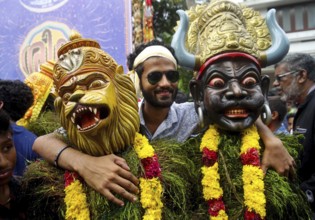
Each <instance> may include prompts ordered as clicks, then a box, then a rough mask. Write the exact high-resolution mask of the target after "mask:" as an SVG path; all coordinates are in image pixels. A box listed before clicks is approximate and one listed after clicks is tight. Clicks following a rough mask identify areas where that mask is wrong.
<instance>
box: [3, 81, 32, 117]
mask: <svg viewBox="0 0 315 220" xmlns="http://www.w3.org/2000/svg"><path fill="white" fill-rule="evenodd" d="M0 101H3V109H4V110H5V111H6V112H7V113H8V114H9V115H10V117H11V119H12V120H13V121H17V120H19V119H20V118H22V117H23V116H24V114H25V112H26V111H27V110H28V109H29V108H30V107H31V106H32V105H33V102H34V97H33V93H32V90H31V88H30V87H28V86H27V85H26V84H25V83H24V82H22V81H20V80H0Z"/></svg>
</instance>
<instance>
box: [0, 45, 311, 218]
mask: <svg viewBox="0 0 315 220" xmlns="http://www.w3.org/2000/svg"><path fill="white" fill-rule="evenodd" d="M203 43H205V42H203ZM174 48H175V50H174ZM174 48H172V47H171V46H169V45H165V44H164V43H162V42H160V41H157V40H153V41H151V42H149V43H146V44H142V45H140V46H138V47H137V48H135V50H134V52H133V53H131V54H129V55H128V57H127V61H128V68H129V71H130V72H133V74H136V76H137V77H138V81H137V82H138V83H139V84H138V85H135V87H138V88H139V89H140V91H141V94H142V98H141V100H140V101H139V103H138V107H139V111H138V114H139V123H140V124H139V133H141V134H142V135H144V136H145V137H146V138H147V139H148V140H149V142H154V141H156V140H165V139H168V140H170V139H171V140H174V141H176V142H177V143H180V144H185V143H187V141H189V140H192V139H194V138H196V137H200V135H202V134H204V133H205V132H206V130H207V129H208V126H209V125H213V124H215V125H218V127H219V128H220V129H222V130H223V131H232V132H240V131H243V130H245V129H247V128H248V127H250V126H251V125H252V124H255V125H256V127H257V130H258V134H259V136H260V138H261V140H262V142H263V145H264V150H263V153H262V158H261V163H260V166H261V170H262V172H263V173H264V174H265V175H267V173H268V170H270V169H273V170H275V171H276V172H277V173H278V174H279V175H281V176H284V177H288V178H284V179H286V180H288V181H290V179H294V176H295V173H296V171H297V175H298V180H299V185H300V189H301V190H302V192H303V193H305V201H307V202H308V204H309V205H310V207H311V210H312V212H313V213H314V212H315V202H314V193H315V160H314V159H313V156H315V58H314V57H312V56H311V55H309V54H305V53H289V54H288V55H286V56H285V57H284V55H285V54H284V55H282V57H281V58H283V57H284V58H283V59H281V61H279V62H276V63H273V64H275V66H274V67H275V69H274V76H275V81H274V82H273V84H272V89H271V90H272V91H273V92H272V93H271V92H269V94H268V92H267V91H268V89H269V88H268V87H269V81H268V79H266V78H263V77H261V76H260V72H261V66H260V64H259V61H260V60H259V59H260V58H259V57H258V58H257V60H256V58H252V57H255V56H256V55H252V54H251V53H249V52H248V51H246V53H244V51H242V50H239V49H238V50H235V51H228V52H227V50H226V49H224V50H223V49H222V51H221V54H219V55H218V54H210V55H209V54H207V55H206V59H205V60H204V62H202V63H204V66H201V67H199V70H197V76H195V77H194V78H193V79H192V81H191V84H190V92H191V95H192V97H193V100H194V101H193V102H180V103H179V102H178V103H176V102H175V100H176V97H177V93H178V89H179V88H178V82H179V80H180V73H179V72H178V65H181V64H182V62H185V61H183V58H182V57H181V58H177V57H179V55H178V49H176V47H174ZM222 54H223V55H222ZM248 54H249V55H248ZM253 54H254V52H253ZM203 55H204V54H203ZM209 57H210V58H209ZM213 57H214V59H213ZM208 58H209V59H208ZM60 62H61V61H60ZM60 65H61V66H62V62H61V64H60ZM82 81H83V82H84V80H82ZM98 83H99V82H98ZM77 87H78V88H77ZM77 87H76V89H75V91H73V94H74V93H78V94H76V95H73V94H72V96H71V94H70V95H69V97H67V100H66V101H65V100H63V101H64V102H68V101H69V102H71V101H72V102H74V101H77V100H78V99H80V98H82V96H83V95H82V94H84V89H82V88H81V87H80V86H79V85H78V86H77ZM79 87H80V88H79ZM66 89H67V88H66V86H65V90H66ZM96 89H97V87H96ZM60 90H62V89H60ZM79 90H80V92H81V93H80V94H79V92H78V91H79ZM60 93H62V92H60ZM67 94H68V93H67V92H64V94H62V95H63V96H61V95H60V96H61V98H64V97H65V96H66V95H67ZM235 100H236V102H237V103H238V107H235V106H234V107H233V108H232V104H231V103H233V102H234V101H235ZM245 100H246V101H245ZM33 102H34V97H33V93H32V90H31V88H29V87H28V86H27V85H26V84H25V83H23V82H22V81H19V80H0V219H2V218H4V219H27V213H23V211H24V210H22V209H20V207H21V204H19V202H24V201H23V199H22V200H19V199H18V198H17V197H18V196H19V195H20V194H21V195H22V194H23V192H20V190H21V189H20V182H21V181H20V179H21V178H22V179H23V174H24V172H25V169H27V165H28V164H29V163H31V161H35V160H36V159H43V160H46V161H48V162H49V163H50V164H53V165H55V166H57V167H58V168H59V169H63V170H68V171H73V172H76V173H77V174H78V175H79V176H80V177H81V178H82V179H83V180H84V181H85V183H86V184H87V185H88V186H90V187H91V188H93V189H94V190H95V191H97V192H98V193H100V194H102V196H104V197H105V198H106V199H107V200H108V201H110V202H112V203H114V204H117V205H118V206H121V207H123V206H126V202H127V201H128V200H129V201H130V202H134V203H135V202H138V200H139V197H140V194H139V193H140V191H141V189H140V186H139V177H138V176H136V174H135V173H133V172H132V170H131V169H130V167H129V165H128V163H127V161H126V160H125V159H124V158H122V157H120V156H117V155H115V152H114V153H110V154H105V155H93V154H92V153H88V152H84V151H82V150H79V149H78V148H76V147H69V143H68V142H66V141H65V139H62V138H60V136H63V135H67V132H69V131H68V130H67V129H64V128H59V129H58V130H56V131H55V132H53V133H49V134H46V135H43V136H39V137H36V135H35V134H33V133H32V132H31V131H29V130H27V128H25V127H23V126H19V125H17V124H16V121H18V120H19V119H21V118H22V117H23V116H24V114H25V113H26V112H27V110H28V109H29V108H30V107H31V106H32V105H33ZM266 103H267V104H266ZM287 103H290V104H291V103H294V106H293V107H292V106H290V108H289V107H288V105H287ZM244 106H245V107H246V108H247V109H246V108H245V107H244ZM268 106H270V109H269V110H268ZM220 108H221V109H220ZM265 108H267V109H266V113H265V112H264V111H265ZM244 109H246V110H244ZM249 109H250V110H251V111H252V112H247V111H249ZM108 111H110V110H108ZM222 111H223V112H224V113H222ZM261 111H262V112H264V113H265V114H266V115H268V111H269V114H270V117H271V118H270V119H271V120H270V121H269V120H267V118H268V117H269V116H266V115H265V116H262V119H263V120H261V118H260V117H259V115H260V113H261ZM99 115H102V114H101V113H99ZM100 117H102V116H100ZM239 118H241V119H244V118H246V120H240V121H238V119H239ZM64 120H70V119H64ZM263 121H264V122H266V121H268V125H265V124H264V123H263ZM300 134H302V138H299V140H300V144H301V146H302V149H301V150H300V152H299V155H298V158H293V157H292V156H293V155H292V156H291V155H290V154H289V152H288V150H287V149H286V148H285V146H284V144H283V143H282V141H281V139H280V138H279V137H278V136H277V135H280V136H281V135H286V136H292V137H294V136H295V135H296V136H299V137H301V135H300ZM222 135H223V133H222ZM221 153H222V152H221ZM203 159H204V158H203ZM294 159H296V161H295V160H294ZM209 163H210V162H209ZM208 167H211V166H208ZM222 179H224V178H223V177H222ZM266 179H267V180H266V181H268V178H266ZM271 183H272V181H271ZM266 186H269V185H268V183H266ZM266 191H268V190H266ZM270 191H271V189H270ZM244 193H245V192H244ZM267 200H268V197H267ZM209 201H210V200H209ZM209 201H208V200H207V202H209ZM288 202H290V201H288ZM258 203H259V202H258ZM209 204H210V202H209ZM287 207H289V205H287ZM288 209H289V208H288ZM219 210H222V209H219ZM290 211H292V210H290ZM290 211H288V212H290ZM209 212H210V211H209ZM305 212H307V211H306V210H305ZM218 213H219V211H218ZM218 213H217V214H218ZM220 213H221V214H222V212H220ZM249 213H254V214H256V217H257V216H258V217H259V218H255V216H254V217H253V218H248V219H264V217H265V216H266V215H265V216H264V212H260V211H257V210H255V209H252V210H250V211H249ZM212 214H213V213H212ZM212 214H210V215H212ZM221 214H219V215H221ZM254 214H253V215H254ZM222 215H223V214H222ZM307 215H308V214H307ZM267 216H268V215H267ZM221 217H222V216H221ZM310 218H312V219H314V216H312V217H310ZM222 219H225V218H223V217H222Z"/></svg>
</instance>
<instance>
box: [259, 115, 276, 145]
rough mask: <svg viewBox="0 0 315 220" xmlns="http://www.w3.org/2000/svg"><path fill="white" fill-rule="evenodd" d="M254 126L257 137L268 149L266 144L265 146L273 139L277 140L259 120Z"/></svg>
mask: <svg viewBox="0 0 315 220" xmlns="http://www.w3.org/2000/svg"><path fill="white" fill-rule="evenodd" d="M255 124H256V127H257V131H258V133H259V136H260V138H261V139H262V141H263V142H264V144H265V147H268V144H266V143H267V142H268V141H271V140H274V139H275V138H276V139H278V138H277V137H276V136H275V135H274V134H273V133H272V131H271V130H270V129H269V128H268V127H267V126H266V125H265V124H264V123H263V122H262V120H261V119H260V118H258V119H257V120H256V122H255Z"/></svg>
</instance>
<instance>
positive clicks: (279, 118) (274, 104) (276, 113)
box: [268, 96, 289, 134]
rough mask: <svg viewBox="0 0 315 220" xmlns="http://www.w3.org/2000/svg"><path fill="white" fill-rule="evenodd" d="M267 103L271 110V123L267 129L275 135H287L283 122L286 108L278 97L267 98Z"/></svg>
mask: <svg viewBox="0 0 315 220" xmlns="http://www.w3.org/2000/svg"><path fill="white" fill-rule="evenodd" d="M268 102H269V106H270V110H271V116H272V117H271V122H270V123H269V124H268V127H269V128H270V130H271V131H272V132H274V133H275V134H289V132H288V130H287V128H286V126H285V125H284V123H283V121H284V120H285V119H286V114H287V106H286V103H285V102H284V101H282V100H281V97H280V96H268Z"/></svg>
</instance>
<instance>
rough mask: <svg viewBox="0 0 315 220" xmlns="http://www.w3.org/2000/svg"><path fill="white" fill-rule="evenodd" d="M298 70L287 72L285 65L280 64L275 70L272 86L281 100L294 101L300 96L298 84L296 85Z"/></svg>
mask: <svg viewBox="0 0 315 220" xmlns="http://www.w3.org/2000/svg"><path fill="white" fill-rule="evenodd" d="M298 73H299V71H298V70H289V68H288V66H287V65H286V64H281V65H279V66H277V68H276V69H275V77H276V80H275V81H274V83H273V86H274V87H276V88H277V89H278V91H279V93H280V95H281V97H282V99H283V100H286V101H295V100H297V99H298V97H299V95H300V88H299V84H298V83H297V74H298Z"/></svg>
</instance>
